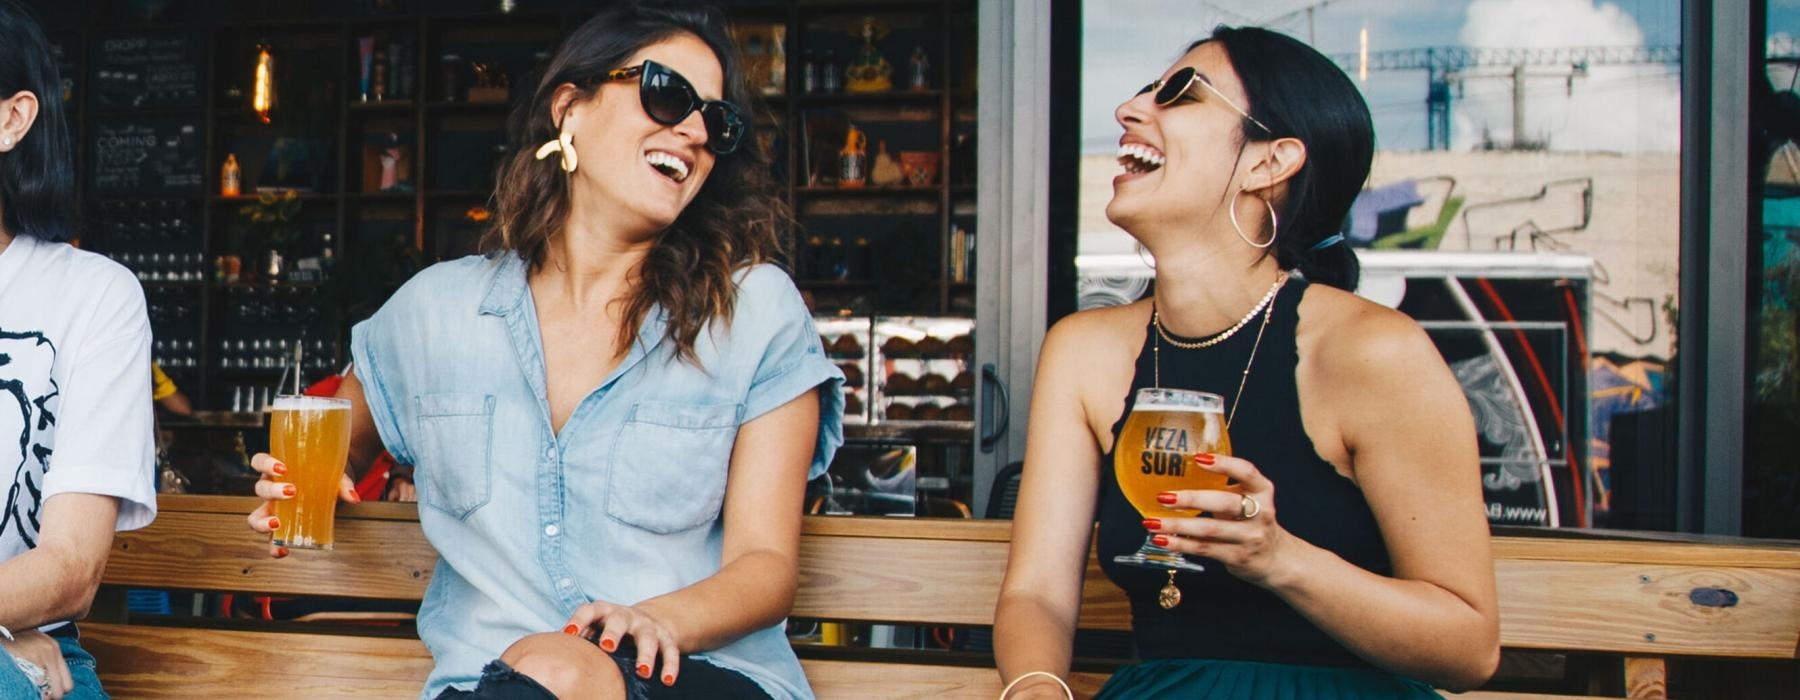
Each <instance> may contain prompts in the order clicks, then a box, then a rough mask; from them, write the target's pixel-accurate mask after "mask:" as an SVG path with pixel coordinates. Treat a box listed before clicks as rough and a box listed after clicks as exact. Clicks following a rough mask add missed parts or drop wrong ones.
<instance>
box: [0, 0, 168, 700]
mask: <svg viewBox="0 0 1800 700" xmlns="http://www.w3.org/2000/svg"><path fill="white" fill-rule="evenodd" d="M61 85H62V83H61V80H60V79H59V78H58V76H57V68H56V63H55V62H54V61H53V60H52V58H51V54H50V50H49V43H48V42H47V41H46V40H45V38H44V32H43V30H42V28H41V27H40V26H39V25H38V23H37V22H36V20H35V19H34V18H32V17H31V15H30V14H29V13H27V12H26V11H25V10H24V9H23V8H21V7H20V6H19V5H18V4H17V3H16V2H15V0H0V498H3V499H4V500H0V698H7V699H9V700H10V699H12V698H32V697H44V698H64V697H68V698H83V699H87V698H104V697H106V693H105V692H104V691H103V690H101V688H100V679H99V677H98V676H96V675H95V672H94V657H93V656H91V655H89V654H88V653H87V652H85V651H82V649H81V646H80V643H79V637H78V635H77V634H76V631H75V625H73V624H71V621H72V620H75V619H77V618H80V617H81V616H83V615H85V614H86V613H87V609H88V606H89V604H90V603H91V602H92V601H93V598H94V590H95V588H97V587H98V586H99V585H100V572H101V570H102V569H103V568H105V565H106V554H107V552H108V551H109V550H110V549H111V547H112V535H113V532H114V531H115V530H129V529H134V528H139V527H143V526H144V525H146V524H148V523H149V522H150V520H151V519H152V518H153V517H155V515H156V488H155V481H154V476H155V453H154V450H153V448H152V441H151V407H150V371H149V368H150V324H149V320H148V319H147V318H146V317H145V315H144V293H143V290H142V289H141V288H140V287H139V286H138V282H137V280H136V279H135V278H134V277H133V276H132V275H131V273H130V272H128V271H126V270H125V269H124V268H123V267H120V266H119V265H117V264H115V263H113V262H112V261H110V260H107V259H106V258H103V257H100V256H97V255H94V254H92V253H86V252H82V251H79V250H76V249H75V248H74V247H72V246H70V245H69V244H68V243H66V242H64V241H67V240H68V239H69V238H70V237H71V235H72V234H73V231H72V224H73V219H74V217H73V212H72V210H71V208H70V204H69V203H70V202H71V201H73V199H74V198H73V193H74V189H75V182H74V180H75V177H74V169H75V165H74V159H73V158H72V157H71V154H70V150H69V128H68V124H67V122H66V121H65V118H64V115H63V107H62V100H61V98H60V95H61Z"/></svg>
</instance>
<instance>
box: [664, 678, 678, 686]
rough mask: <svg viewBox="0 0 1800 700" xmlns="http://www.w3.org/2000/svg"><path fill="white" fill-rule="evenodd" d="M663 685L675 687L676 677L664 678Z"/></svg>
mask: <svg viewBox="0 0 1800 700" xmlns="http://www.w3.org/2000/svg"><path fill="white" fill-rule="evenodd" d="M663 685H675V677H674V676H663Z"/></svg>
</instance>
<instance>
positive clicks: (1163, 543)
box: [1150, 535, 1169, 547]
mask: <svg viewBox="0 0 1800 700" xmlns="http://www.w3.org/2000/svg"><path fill="white" fill-rule="evenodd" d="M1150 541H1151V542H1155V543H1156V546H1158V547H1167V546H1169V538H1167V537H1164V536H1162V535H1157V536H1155V537H1152V538H1150Z"/></svg>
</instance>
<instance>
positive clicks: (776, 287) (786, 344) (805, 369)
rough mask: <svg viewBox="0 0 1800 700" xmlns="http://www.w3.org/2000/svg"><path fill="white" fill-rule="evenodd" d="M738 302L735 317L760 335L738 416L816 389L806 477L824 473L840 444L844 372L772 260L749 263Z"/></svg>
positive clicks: (751, 417)
mask: <svg viewBox="0 0 1800 700" xmlns="http://www.w3.org/2000/svg"><path fill="white" fill-rule="evenodd" d="M741 289H742V290H743V292H742V293H741V294H740V296H739V299H738V303H739V304H740V305H742V306H745V307H746V313H744V314H740V318H739V320H738V323H750V324H755V327H757V328H758V330H759V333H758V334H757V337H759V338H763V339H766V340H765V342H764V343H763V345H762V347H761V348H760V353H761V357H760V359H759V360H758V362H757V365H756V373H755V375H754V378H753V379H752V380H751V382H750V391H749V395H748V396H747V397H746V398H745V400H744V422H749V421H751V420H754V419H756V418H757V417H758V416H761V415H763V414H765V413H768V412H769V411H773V410H775V409H776V408H779V407H781V406H782V405H784V404H786V403H787V402H789V401H792V400H794V397H797V396H799V395H801V394H804V393H806V391H807V390H809V389H812V388H814V387H817V388H818V389H819V437H818V442H817V444H815V445H814V447H813V463H812V466H811V468H810V469H808V470H807V474H806V478H807V479H809V480H810V479H813V478H816V477H818V476H819V475H820V474H823V473H825V468H826V467H827V466H830V464H831V458H832V457H833V456H835V455H836V454H837V449H838V447H840V446H842V445H843V444H844V373H843V372H842V371H840V370H838V368H837V366H836V365H834V364H832V363H831V361H830V360H828V359H826V357H825V348H824V347H823V346H822V345H820V343H819V332H818V330H817V329H816V328H814V327H813V320H812V314H811V313H809V312H808V311H807V310H806V304H805V302H804V301H802V300H801V299H800V292H799V290H797V289H795V288H794V283H793V280H791V279H789V278H788V277H787V275H786V274H785V273H783V272H781V271H780V270H779V269H778V268H774V267H772V266H766V265H765V266H760V267H757V268H754V269H753V270H751V271H750V273H749V274H748V275H747V276H746V278H745V280H744V282H743V283H742V286H741Z"/></svg>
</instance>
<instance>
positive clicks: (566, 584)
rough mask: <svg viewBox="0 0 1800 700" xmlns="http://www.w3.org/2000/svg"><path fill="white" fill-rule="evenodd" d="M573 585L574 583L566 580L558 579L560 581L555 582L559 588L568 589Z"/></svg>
mask: <svg viewBox="0 0 1800 700" xmlns="http://www.w3.org/2000/svg"><path fill="white" fill-rule="evenodd" d="M574 584H575V582H574V581H570V580H568V579H566V578H560V579H557V580H556V585H558V586H561V587H563V588H568V587H569V586H572V585H574Z"/></svg>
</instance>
